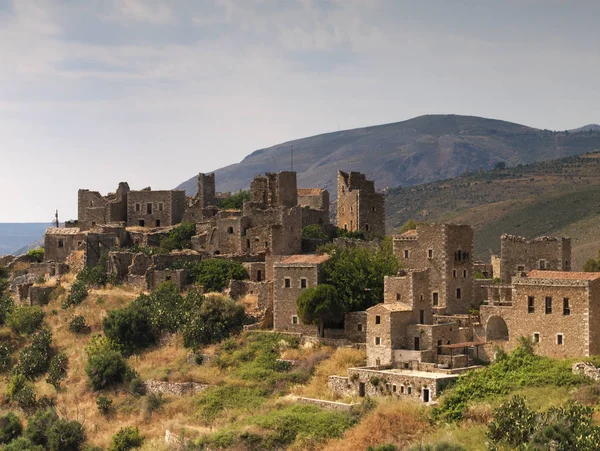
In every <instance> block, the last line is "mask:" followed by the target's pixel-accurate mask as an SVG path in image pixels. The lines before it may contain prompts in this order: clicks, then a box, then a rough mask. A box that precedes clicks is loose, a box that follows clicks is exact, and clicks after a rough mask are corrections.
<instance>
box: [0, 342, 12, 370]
mask: <svg viewBox="0 0 600 451" xmlns="http://www.w3.org/2000/svg"><path fill="white" fill-rule="evenodd" d="M12 352H13V348H12V345H11V344H10V342H9V341H2V342H0V372H2V373H3V372H5V371H8V370H9V369H10V368H11V366H12V360H11V355H12Z"/></svg>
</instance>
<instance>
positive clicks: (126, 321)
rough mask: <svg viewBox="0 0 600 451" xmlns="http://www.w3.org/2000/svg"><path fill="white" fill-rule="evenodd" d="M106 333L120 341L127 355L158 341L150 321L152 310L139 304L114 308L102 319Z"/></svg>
mask: <svg viewBox="0 0 600 451" xmlns="http://www.w3.org/2000/svg"><path fill="white" fill-rule="evenodd" d="M102 329H103V330H104V334H105V335H106V336H107V337H108V338H109V339H110V340H112V341H113V342H115V343H118V344H119V345H120V346H121V349H122V350H123V353H124V354H125V355H131V354H135V353H136V352H138V351H140V350H142V349H144V348H146V347H148V346H150V345H152V344H154V343H156V340H157V338H158V337H157V333H156V332H155V330H154V328H153V327H152V324H151V322H150V312H149V311H148V310H147V309H145V308H144V307H141V306H139V305H131V306H129V307H125V308H122V309H117V310H112V311H111V312H110V313H109V314H108V316H107V317H106V318H104V320H103V321H102Z"/></svg>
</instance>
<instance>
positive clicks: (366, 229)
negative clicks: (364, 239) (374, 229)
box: [365, 224, 369, 232]
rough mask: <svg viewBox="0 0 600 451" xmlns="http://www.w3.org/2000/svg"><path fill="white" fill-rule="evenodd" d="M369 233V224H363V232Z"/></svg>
mask: <svg viewBox="0 0 600 451" xmlns="http://www.w3.org/2000/svg"><path fill="white" fill-rule="evenodd" d="M368 231H369V224H365V232H368Z"/></svg>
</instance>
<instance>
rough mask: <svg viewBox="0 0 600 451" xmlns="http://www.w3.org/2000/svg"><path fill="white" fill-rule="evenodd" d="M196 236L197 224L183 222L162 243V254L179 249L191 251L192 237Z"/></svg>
mask: <svg viewBox="0 0 600 451" xmlns="http://www.w3.org/2000/svg"><path fill="white" fill-rule="evenodd" d="M195 234H196V223H195V222H183V223H181V224H180V225H178V226H177V227H175V228H173V229H172V230H171V231H170V232H169V234H168V235H167V236H166V237H164V238H163V239H161V241H160V246H159V247H160V252H171V251H174V250H177V249H191V248H192V237H193V236H194V235H195Z"/></svg>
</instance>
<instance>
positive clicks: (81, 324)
mask: <svg viewBox="0 0 600 451" xmlns="http://www.w3.org/2000/svg"><path fill="white" fill-rule="evenodd" d="M69 330H70V331H71V332H73V333H75V334H82V333H86V332H89V331H90V326H88V325H87V324H86V322H85V317H83V316H82V315H77V316H74V317H73V319H72V320H71V321H70V322H69Z"/></svg>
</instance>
